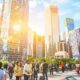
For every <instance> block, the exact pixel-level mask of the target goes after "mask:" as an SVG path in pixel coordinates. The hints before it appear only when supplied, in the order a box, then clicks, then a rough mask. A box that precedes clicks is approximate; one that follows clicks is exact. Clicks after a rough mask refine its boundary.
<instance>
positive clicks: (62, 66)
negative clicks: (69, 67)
mask: <svg viewBox="0 0 80 80" xmlns="http://www.w3.org/2000/svg"><path fill="white" fill-rule="evenodd" d="M60 66H61V70H62V72H63V73H64V71H65V64H64V62H62V63H61V65H60Z"/></svg>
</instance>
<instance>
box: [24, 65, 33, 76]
mask: <svg viewBox="0 0 80 80" xmlns="http://www.w3.org/2000/svg"><path fill="white" fill-rule="evenodd" d="M31 69H32V66H31V64H25V65H24V68H23V74H25V75H31V73H32V71H31Z"/></svg>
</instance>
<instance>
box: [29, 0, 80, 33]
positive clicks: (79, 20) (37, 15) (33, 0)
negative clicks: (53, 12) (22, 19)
mask: <svg viewBox="0 0 80 80" xmlns="http://www.w3.org/2000/svg"><path fill="white" fill-rule="evenodd" d="M52 4H53V5H54V4H56V5H57V6H58V12H59V24H60V32H61V33H63V32H64V31H65V18H72V19H74V25H75V28H76V27H77V26H78V25H80V0H30V4H29V7H30V25H31V24H32V25H35V26H38V29H39V30H43V32H44V30H45V28H44V27H45V25H44V16H45V15H44V11H45V8H46V7H47V6H49V5H52Z"/></svg>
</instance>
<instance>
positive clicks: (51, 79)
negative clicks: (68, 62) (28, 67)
mask: <svg viewBox="0 0 80 80" xmlns="http://www.w3.org/2000/svg"><path fill="white" fill-rule="evenodd" d="M38 75H39V77H40V76H41V75H42V74H41V73H39V74H38ZM67 76H74V77H75V78H76V79H77V80H80V75H77V73H76V72H75V71H66V72H64V73H62V72H58V73H56V72H54V74H53V75H52V76H51V75H50V74H49V73H48V80H62V79H63V78H65V77H67ZM7 80H9V79H7ZM13 80H16V79H15V77H14V79H13ZM22 80H24V79H22ZM38 80H39V79H38Z"/></svg>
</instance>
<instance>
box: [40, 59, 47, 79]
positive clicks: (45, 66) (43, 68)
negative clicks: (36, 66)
mask: <svg viewBox="0 0 80 80" xmlns="http://www.w3.org/2000/svg"><path fill="white" fill-rule="evenodd" d="M41 69H42V74H43V78H44V79H43V80H48V75H47V72H48V63H47V62H46V60H43V63H42V64H41Z"/></svg>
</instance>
